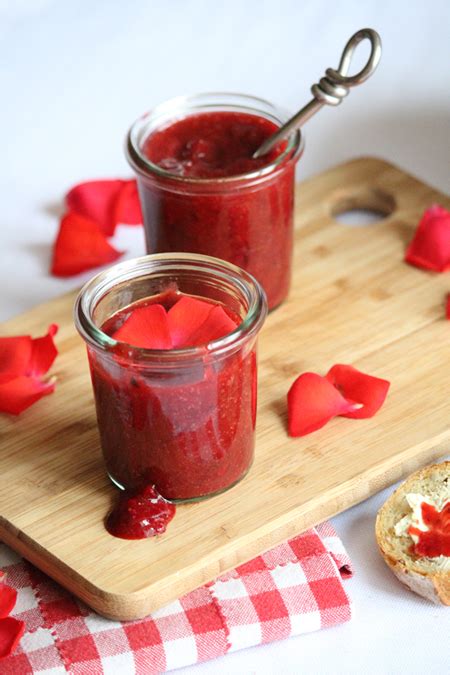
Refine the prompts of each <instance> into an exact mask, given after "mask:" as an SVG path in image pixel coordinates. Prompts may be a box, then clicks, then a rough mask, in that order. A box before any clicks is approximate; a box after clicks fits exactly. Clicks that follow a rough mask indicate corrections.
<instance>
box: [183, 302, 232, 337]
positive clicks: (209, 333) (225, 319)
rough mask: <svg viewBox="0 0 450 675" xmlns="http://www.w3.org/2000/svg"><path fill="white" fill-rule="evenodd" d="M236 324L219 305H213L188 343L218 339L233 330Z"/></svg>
mask: <svg viewBox="0 0 450 675" xmlns="http://www.w3.org/2000/svg"><path fill="white" fill-rule="evenodd" d="M236 326H237V324H236V322H235V321H233V319H231V318H230V317H229V316H228V314H227V313H226V312H225V311H224V309H223V308H222V307H221V306H220V305H215V307H213V309H212V310H211V311H210V313H209V314H208V317H207V319H206V321H204V322H203V323H202V325H201V326H199V328H197V330H195V331H194V332H193V333H192V334H191V335H190V337H189V345H191V346H198V345H203V344H206V343H208V342H211V341H212V340H218V339H219V338H221V337H224V336H225V335H228V333H231V332H232V331H234V330H235V328H236Z"/></svg>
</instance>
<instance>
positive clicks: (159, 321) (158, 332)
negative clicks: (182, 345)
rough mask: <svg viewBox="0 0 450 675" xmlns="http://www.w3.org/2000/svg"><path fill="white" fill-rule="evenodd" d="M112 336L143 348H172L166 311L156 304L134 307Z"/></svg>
mask: <svg viewBox="0 0 450 675" xmlns="http://www.w3.org/2000/svg"><path fill="white" fill-rule="evenodd" d="M112 337H113V338H114V339H115V340H120V341H121V342H127V343H128V344H130V345H133V346H135V347H143V348H145V349H171V348H172V338H171V336H170V330H169V322H168V319H167V312H166V310H165V309H164V307H163V306H162V305H157V304H155V305H144V306H143V307H137V308H136V309H134V310H133V311H132V312H131V314H130V315H129V317H128V318H127V319H126V321H124V323H123V324H122V326H121V327H120V328H119V329H118V330H116V331H115V333H113V335H112Z"/></svg>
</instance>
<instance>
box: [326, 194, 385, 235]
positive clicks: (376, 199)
mask: <svg viewBox="0 0 450 675" xmlns="http://www.w3.org/2000/svg"><path fill="white" fill-rule="evenodd" d="M395 206H396V204H395V199H394V197H392V195H390V194H388V193H387V192H383V191H382V190H376V189H364V190H361V191H358V192H347V191H343V190H338V191H336V192H335V193H333V195H332V198H331V215H332V217H333V218H334V220H336V221H337V222H338V223H340V224H341V225H350V226H353V227H355V226H356V227H364V226H367V225H375V224H376V223H379V222H381V221H382V220H384V219H385V218H387V217H388V216H390V215H391V214H392V213H393V212H394V211H395Z"/></svg>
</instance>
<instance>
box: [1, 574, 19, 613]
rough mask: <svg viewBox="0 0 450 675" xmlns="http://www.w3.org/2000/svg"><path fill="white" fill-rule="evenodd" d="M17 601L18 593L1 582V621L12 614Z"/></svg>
mask: <svg viewBox="0 0 450 675" xmlns="http://www.w3.org/2000/svg"><path fill="white" fill-rule="evenodd" d="M16 600H17V591H16V589H15V588H11V586H7V585H6V584H4V583H2V582H0V619H4V618H5V617H6V616H8V615H9V614H11V612H12V610H13V609H14V606H15V604H16Z"/></svg>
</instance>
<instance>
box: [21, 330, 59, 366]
mask: <svg viewBox="0 0 450 675" xmlns="http://www.w3.org/2000/svg"><path fill="white" fill-rule="evenodd" d="M57 332H58V326H57V325H56V324H55V323H52V324H51V325H50V326H49V328H48V332H47V335H44V336H43V337H39V338H34V339H33V340H32V350H31V356H30V362H29V365H28V368H27V372H26V373H25V374H26V375H29V376H30V377H40V376H41V375H45V373H46V372H47V371H48V369H49V368H50V366H51V365H52V363H53V361H54V360H55V359H56V357H57V355H58V350H57V349H56V345H55V342H54V340H53V337H54V336H55V335H56V333H57Z"/></svg>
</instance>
